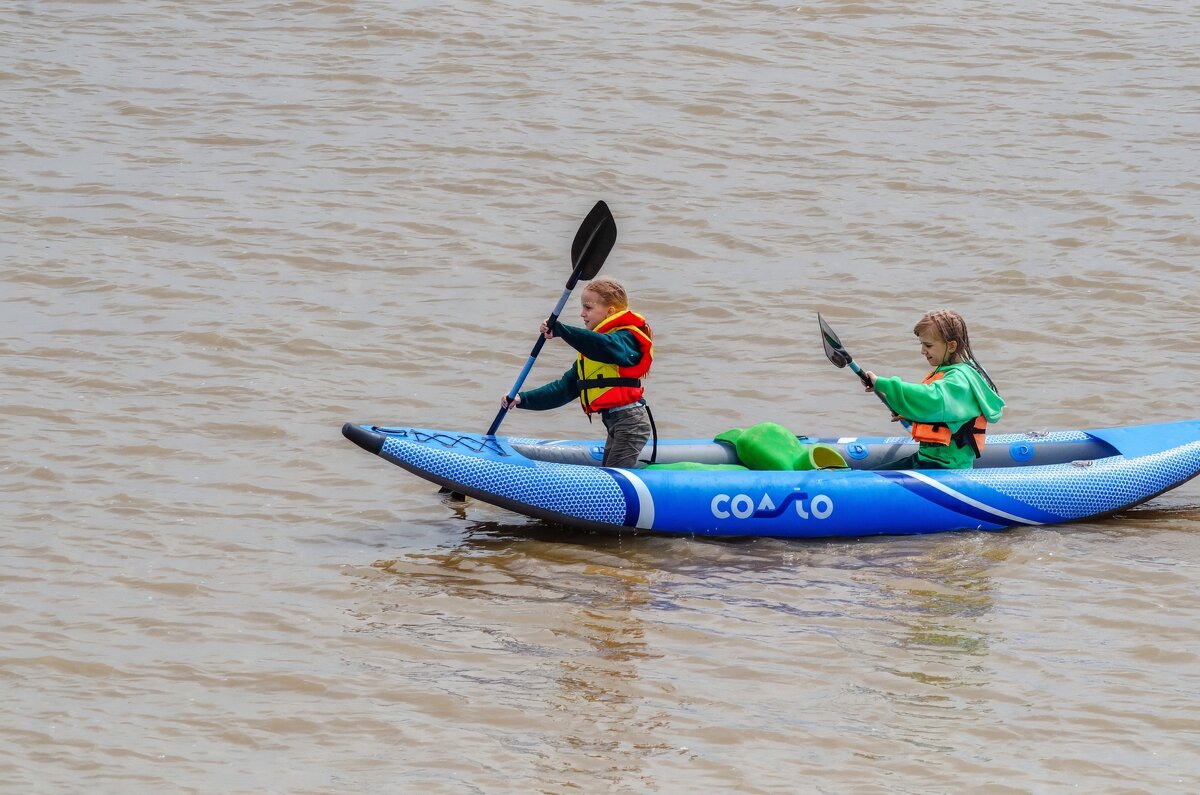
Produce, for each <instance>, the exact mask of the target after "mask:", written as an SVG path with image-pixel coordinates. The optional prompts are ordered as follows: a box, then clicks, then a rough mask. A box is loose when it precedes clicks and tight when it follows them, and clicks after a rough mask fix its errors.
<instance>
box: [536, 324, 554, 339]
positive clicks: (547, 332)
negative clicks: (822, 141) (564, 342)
mask: <svg viewBox="0 0 1200 795" xmlns="http://www.w3.org/2000/svg"><path fill="white" fill-rule="evenodd" d="M538 330H539V331H541V332H542V336H543V337H545V338H546V339H548V340H552V339H554V329H552V328H550V324H549V323H547V322H546V321H545V320H543V321H542V325H541V327H540V328H539V329H538Z"/></svg>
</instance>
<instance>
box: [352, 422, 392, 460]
mask: <svg viewBox="0 0 1200 795" xmlns="http://www.w3.org/2000/svg"><path fill="white" fill-rule="evenodd" d="M342 436H345V437H346V438H347V439H349V440H350V441H352V442H354V443H355V444H356V445H358V446H359V447H361V448H362V449H364V450H366V451H367V452H368V453H374V454H375V455H379V451H380V450H382V449H383V443H384V441H385V440H386V438H387V437H385V436H384V435H383V434H382V433H380V432H379V431H374V430H370V429H368V428H364V427H363V426H361V425H355V424H354V423H353V422H347V423H346V424H345V425H343V426H342Z"/></svg>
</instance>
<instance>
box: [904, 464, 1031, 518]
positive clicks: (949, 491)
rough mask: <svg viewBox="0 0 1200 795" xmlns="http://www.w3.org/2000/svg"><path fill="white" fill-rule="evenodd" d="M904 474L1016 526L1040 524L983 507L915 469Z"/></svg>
mask: <svg viewBox="0 0 1200 795" xmlns="http://www.w3.org/2000/svg"><path fill="white" fill-rule="evenodd" d="M904 474H906V475H911V476H912V477H914V478H916V479H917V480H919V481H921V482H922V483H928V484H929V485H930V486H933V487H934V488H935V489H937V490H938V491H941V492H944V493H946V494H949V495H950V496H951V497H953V498H955V499H956V500H961V501H963V502H965V503H966V504H967V505H970V506H971V507H973V508H978V509H979V510H981V511H986V512H987V513H990V514H992V515H993V516H998V517H1000V518H1001V519H1007V520H1009V521H1011V522H1014V523H1016V524H1041V522H1034V521H1030V520H1029V519H1022V518H1021V517H1020V516H1016V515H1014V514H1011V513H1008V512H1007V511H1002V510H1000V509H999V508H993V507H992V506H990V505H984V504H983V503H982V502H980V501H979V500H975V499H972V498H970V497H968V496H967V495H965V494H963V493H961V492H957V491H955V490H954V489H952V488H950V487H949V486H947V485H946V484H945V483H940V482H938V481H936V480H934V479H933V478H931V477H929V476H928V475H923V474H921V473H920V472H918V471H917V470H915V469H908V470H905V472H904Z"/></svg>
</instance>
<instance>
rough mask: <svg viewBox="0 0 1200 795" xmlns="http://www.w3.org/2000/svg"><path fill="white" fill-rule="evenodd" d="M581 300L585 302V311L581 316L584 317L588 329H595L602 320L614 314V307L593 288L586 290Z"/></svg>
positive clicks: (584, 325)
mask: <svg viewBox="0 0 1200 795" xmlns="http://www.w3.org/2000/svg"><path fill="white" fill-rule="evenodd" d="M580 300H581V301H582V302H583V311H582V312H580V313H579V316H580V317H582V318H583V327H584V328H586V329H587V330H588V331H592V330H594V329H595V328H596V326H597V324H599V323H600V321H601V320H604V318H606V317H608V316H609V315H611V314H612V307H610V306H608V305H607V304H605V303H604V302H603V301H601V300H600V297H599V296H598V295H596V294H595V293H593V292H592V291H591V290H584V291H583V295H582V296H580Z"/></svg>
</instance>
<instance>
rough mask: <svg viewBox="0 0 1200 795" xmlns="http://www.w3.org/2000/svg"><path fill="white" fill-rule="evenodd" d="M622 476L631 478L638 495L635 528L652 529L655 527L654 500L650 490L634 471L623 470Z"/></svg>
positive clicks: (630, 480)
mask: <svg viewBox="0 0 1200 795" xmlns="http://www.w3.org/2000/svg"><path fill="white" fill-rule="evenodd" d="M621 474H622V475H624V476H625V477H627V478H629V482H630V483H632V484H633V490H634V491H635V492H637V495H638V517H637V521H636V522H635V523H634V527H636V528H638V529H639V530H650V529H652V528H653V527H654V498H653V497H651V496H650V489H648V488H646V484H645V482H644V481H643V480H642V479H641V478H639V477H638V476H637V475H635V474H633V470H632V469H622V470H621Z"/></svg>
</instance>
